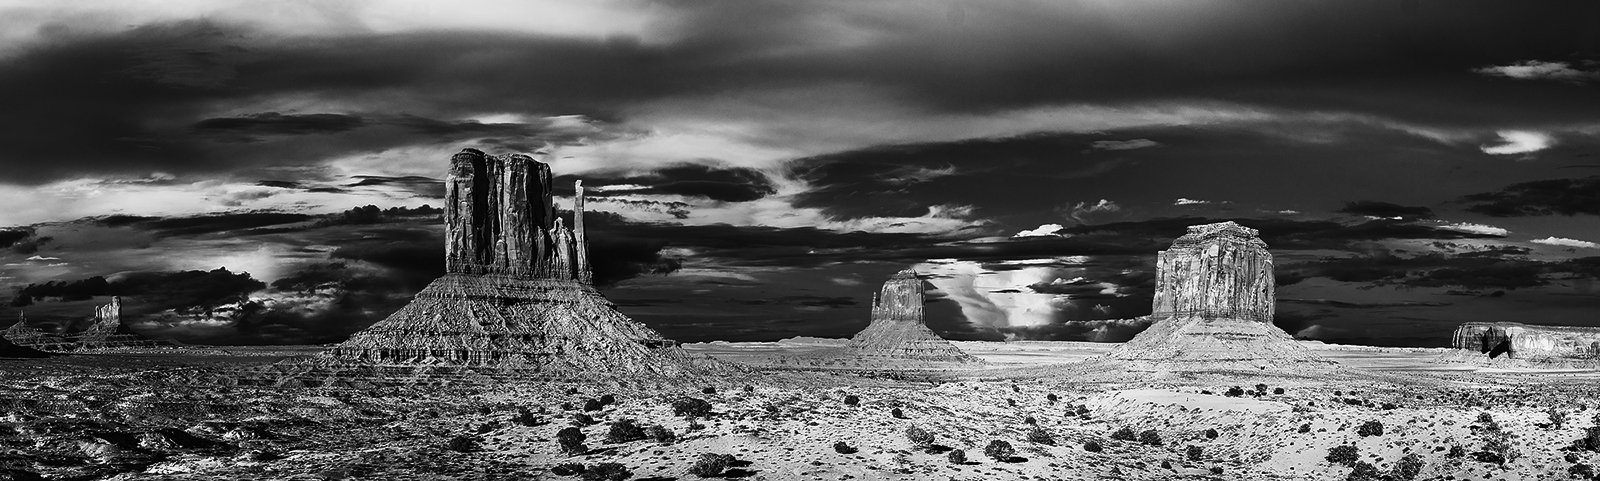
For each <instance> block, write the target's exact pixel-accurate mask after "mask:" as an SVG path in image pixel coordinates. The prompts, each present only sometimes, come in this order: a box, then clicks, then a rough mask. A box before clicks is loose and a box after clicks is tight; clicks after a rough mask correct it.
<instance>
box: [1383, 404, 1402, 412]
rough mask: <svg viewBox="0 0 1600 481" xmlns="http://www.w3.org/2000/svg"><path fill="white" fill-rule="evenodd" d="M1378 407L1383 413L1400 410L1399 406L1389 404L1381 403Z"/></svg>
mask: <svg viewBox="0 0 1600 481" xmlns="http://www.w3.org/2000/svg"><path fill="white" fill-rule="evenodd" d="M1379 407H1380V408H1382V409H1383V410H1384V411H1393V410H1395V409H1399V408H1400V406H1398V405H1396V404H1395V403H1390V402H1386V403H1383V405H1382V406H1379Z"/></svg>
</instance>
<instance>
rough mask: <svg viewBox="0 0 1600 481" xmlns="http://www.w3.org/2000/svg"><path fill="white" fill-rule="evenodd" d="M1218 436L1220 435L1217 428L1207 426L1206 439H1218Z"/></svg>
mask: <svg viewBox="0 0 1600 481" xmlns="http://www.w3.org/2000/svg"><path fill="white" fill-rule="evenodd" d="M1217 436H1220V435H1219V434H1217V429H1216V428H1206V439H1217Z"/></svg>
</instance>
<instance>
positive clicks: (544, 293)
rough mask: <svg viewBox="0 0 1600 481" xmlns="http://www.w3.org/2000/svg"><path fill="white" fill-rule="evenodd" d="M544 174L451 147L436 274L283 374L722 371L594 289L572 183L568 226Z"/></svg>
mask: <svg viewBox="0 0 1600 481" xmlns="http://www.w3.org/2000/svg"><path fill="white" fill-rule="evenodd" d="M550 179H551V176H550V168H549V166H548V165H546V164H544V163H541V162H538V161H536V160H534V159H532V158H530V157H528V156H526V155H521V154H512V155H508V156H487V155H484V153H483V152H480V151H478V150H475V149H465V150H463V151H462V152H461V153H459V154H456V155H455V157H454V158H453V159H452V162H451V167H450V172H449V176H448V178H447V181H446V183H445V185H446V208H445V252H444V255H445V263H446V274H445V275H444V276H443V277H440V278H439V279H436V280H434V281H433V282H432V283H431V284H429V285H428V286H427V287H426V288H424V289H423V290H422V291H421V292H419V293H417V295H416V297H415V298H414V299H413V300H412V301H411V303H409V304H407V305H406V306H405V307H402V308H401V309H400V310H399V311H396V312H395V313H394V314H392V315H390V316H389V317H387V318H385V319H384V320H382V321H379V322H377V323H376V324H373V325H372V326H371V327H368V328H366V329H364V330H362V331H360V332H357V333H355V334H354V335H352V336H351V337H350V339H349V340H347V341H345V342H343V343H340V344H338V345H336V346H334V347H332V348H330V349H328V350H327V351H324V352H323V353H321V354H319V355H318V356H316V357H315V358H314V359H313V360H311V361H310V362H308V363H301V364H299V366H302V367H308V369H306V370H301V371H298V372H295V373H294V374H295V375H294V376H293V377H298V378H301V379H306V378H336V377H339V374H338V372H339V371H346V372H368V373H376V372H384V371H386V370H387V371H394V370H396V369H398V370H400V371H404V370H405V369H412V368H418V367H430V366H431V367H463V368H486V369H493V370H498V371H496V372H495V373H493V374H488V375H490V376H505V375H506V373H507V372H510V371H515V373H514V376H515V377H520V378H527V377H534V378H540V379H586V378H594V377H597V376H600V377H619V376H621V377H682V376H694V375H702V374H708V373H713V372H722V371H727V370H729V369H731V367H730V366H729V365H727V364H725V363H722V362H720V361H715V360H712V359H709V358H706V357H703V356H698V355H693V354H690V353H688V352H685V351H683V350H682V349H681V348H679V347H678V346H677V343H675V342H673V341H671V340H668V339H666V338H663V337H662V336H661V335H660V334H658V333H656V332H655V331H654V330H652V329H650V328H648V327H645V326H644V325H642V324H639V323H638V322H635V321H633V320H632V319H630V318H628V317H627V316H626V315H624V314H622V313H621V312H619V311H618V310H617V308H616V305H614V304H612V303H611V302H610V301H608V300H607V299H606V298H605V296H603V295H601V294H600V292H599V291H598V290H596V289H595V288H594V286H593V285H592V284H591V281H590V280H591V278H592V275H591V273H590V268H589V259H588V250H587V246H586V244H587V238H586V234H585V233H584V230H583V223H582V222H583V221H582V219H583V201H582V199H583V187H582V184H581V183H580V184H578V185H577V199H578V200H577V201H576V202H575V205H574V207H575V211H576V213H575V214H574V216H573V219H574V222H573V228H571V229H568V228H567V227H566V223H565V221H564V220H562V219H560V218H558V217H557V216H556V209H555V205H554V202H553V200H552V195H551V192H552V190H551V186H550ZM373 367H377V368H378V369H373ZM387 368H395V369H387ZM290 371H293V369H290Z"/></svg>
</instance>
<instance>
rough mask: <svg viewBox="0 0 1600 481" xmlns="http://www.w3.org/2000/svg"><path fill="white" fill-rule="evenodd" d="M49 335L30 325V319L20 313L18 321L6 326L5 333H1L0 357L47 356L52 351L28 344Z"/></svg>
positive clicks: (44, 338) (42, 339)
mask: <svg viewBox="0 0 1600 481" xmlns="http://www.w3.org/2000/svg"><path fill="white" fill-rule="evenodd" d="M47 336H48V335H47V334H45V332H44V331H41V330H39V329H37V328H34V327H33V326H29V325H28V320H27V319H26V318H24V317H22V316H21V315H18V316H17V323H16V324H12V325H11V327H8V328H6V330H5V332H4V333H3V335H0V357H47V356H49V355H50V353H47V352H44V351H40V350H38V349H34V348H33V347H30V346H28V345H27V344H29V343H33V342H40V341H44V340H46V339H47Z"/></svg>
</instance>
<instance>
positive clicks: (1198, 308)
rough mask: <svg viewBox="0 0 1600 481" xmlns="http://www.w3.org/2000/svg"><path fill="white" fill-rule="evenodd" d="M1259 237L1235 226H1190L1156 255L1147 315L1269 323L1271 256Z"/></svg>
mask: <svg viewBox="0 0 1600 481" xmlns="http://www.w3.org/2000/svg"><path fill="white" fill-rule="evenodd" d="M1257 234H1258V232H1257V231H1256V230H1255V229H1251V228H1249V227H1244V226H1241V225H1239V224H1235V223H1233V222H1219V223H1215V224H1204V225H1195V226H1189V232H1188V233H1187V234H1184V235H1183V236H1182V237H1179V238H1178V239H1177V240H1176V241H1174V242H1173V243H1172V247H1171V248H1169V249H1167V250H1164V251H1161V252H1160V253H1159V254H1157V256H1156V294H1155V302H1154V306H1153V310H1152V314H1151V315H1153V316H1157V317H1165V316H1180V315H1199V316H1205V317H1231V318H1235V319H1249V320H1254V321H1258V322H1271V321H1272V313H1273V304H1274V302H1275V299H1274V297H1273V285H1274V282H1273V273H1272V254H1271V253H1269V252H1267V244H1266V243H1265V242H1262V241H1261V238H1260V237H1257Z"/></svg>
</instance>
